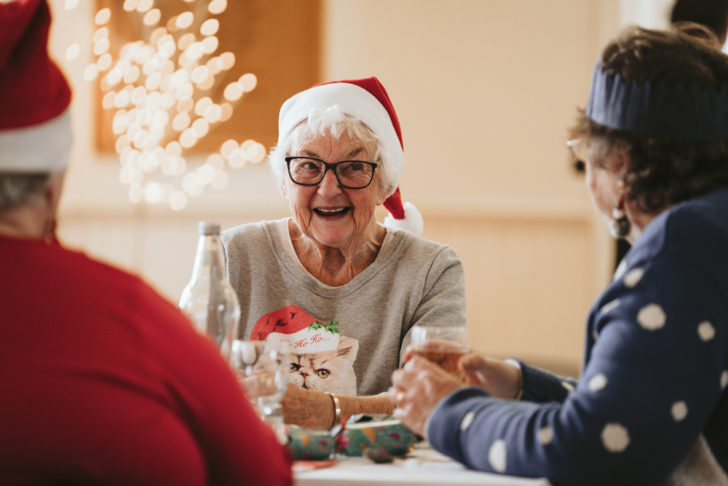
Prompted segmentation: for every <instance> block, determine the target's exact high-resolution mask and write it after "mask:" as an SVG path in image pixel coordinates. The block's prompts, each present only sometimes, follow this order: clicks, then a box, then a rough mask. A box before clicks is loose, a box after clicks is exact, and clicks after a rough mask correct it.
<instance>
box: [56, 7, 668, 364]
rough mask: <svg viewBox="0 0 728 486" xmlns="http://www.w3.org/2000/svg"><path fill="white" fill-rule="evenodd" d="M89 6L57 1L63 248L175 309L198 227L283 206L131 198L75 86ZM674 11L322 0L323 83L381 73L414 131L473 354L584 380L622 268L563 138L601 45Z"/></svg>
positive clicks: (251, 176)
mask: <svg viewBox="0 0 728 486" xmlns="http://www.w3.org/2000/svg"><path fill="white" fill-rule="evenodd" d="M92 3H93V2H85V1H82V2H81V3H80V5H79V6H78V7H76V8H75V9H73V10H70V11H67V10H64V9H63V5H64V0H52V5H53V7H54V14H55V23H54V30H53V33H52V34H53V36H52V42H53V49H54V50H55V51H56V52H57V56H56V57H57V58H59V59H61V58H62V57H63V52H64V51H65V47H66V46H67V45H69V44H70V43H73V42H80V43H81V45H82V47H83V49H84V50H83V52H82V55H81V59H79V60H76V61H73V62H63V64H64V67H65V70H66V71H67V73H68V74H69V76H70V77H71V78H72V82H73V83H74V85H75V95H74V96H75V98H74V106H73V117H74V128H75V132H76V141H75V145H74V149H73V155H72V165H71V168H70V170H69V175H68V178H67V182H66V184H67V185H66V192H65V195H64V199H63V201H62V208H61V220H60V236H61V238H62V239H63V240H64V241H65V242H66V243H67V244H69V245H70V246H74V247H78V248H82V249H85V250H86V251H88V252H89V253H91V254H93V255H95V256H98V257H101V258H103V259H106V260H108V261H111V262H113V263H115V264H118V265H122V266H124V267H126V268H128V269H130V270H132V271H134V272H137V273H140V274H142V275H143V276H144V277H146V278H147V279H148V280H149V281H150V282H151V283H152V284H153V285H154V286H156V287H157V288H158V289H159V290H160V291H161V292H162V293H164V294H165V295H166V296H168V297H169V298H170V299H172V300H176V299H177V297H178V296H179V294H180V292H181V290H182V288H183V286H184V285H185V283H186V281H187V280H188V279H189V276H190V271H191V266H192V259H193V253H194V248H195V245H196V222H197V221H198V220H200V219H208V220H215V221H219V222H220V223H222V225H223V226H224V227H228V226H232V225H235V224H239V223H242V222H247V221H254V220H259V219H263V218H275V217H281V216H285V215H287V209H286V207H285V206H284V205H283V203H282V200H281V198H280V195H279V193H278V190H277V188H276V187H275V185H274V183H273V180H272V177H271V176H270V174H269V172H268V169H267V167H265V166H262V165H261V166H247V167H244V168H243V169H240V170H239V171H238V172H236V173H232V174H231V183H230V185H229V186H228V187H227V188H226V189H225V190H224V191H222V192H218V193H208V194H205V195H204V196H202V197H201V198H199V199H197V200H195V201H194V202H193V203H192V204H191V205H190V206H188V207H187V208H186V209H185V210H183V211H182V212H180V213H172V212H170V211H167V210H165V209H163V208H143V207H136V208H134V207H132V206H131V205H130V203H128V202H127V199H126V189H125V187H124V186H122V185H121V184H120V183H119V182H118V181H119V179H118V164H116V163H115V162H114V160H104V157H102V156H99V155H98V154H96V153H94V151H93V150H92V149H91V147H92V137H91V135H90V127H91V119H92V116H91V114H92V100H91V95H90V92H91V90H90V89H89V87H88V85H87V84H86V83H85V82H84V81H83V79H82V72H83V68H84V67H85V64H86V63H87V62H88V61H89V60H90V59H91V54H90V52H88V51H89V46H90V37H91V34H92V32H93V30H92V26H91V22H90V19H91V18H92V15H93V12H91V11H90V9H91V4H92ZM669 4H670V2H669V1H668V0H639V1H638V0H622V1H617V0H549V1H547V2H544V1H542V0H323V4H322V7H323V18H322V26H323V31H322V52H321V63H322V79H342V78H351V77H360V76H368V75H372V74H374V75H377V76H378V77H379V78H380V80H381V81H382V82H383V83H384V85H385V86H386V88H387V90H388V91H389V94H390V97H391V98H392V100H393V103H394V105H395V108H396V109H397V112H398V115H399V118H400V121H401V123H402V128H403V137H404V144H405V155H406V159H407V162H406V167H405V171H404V174H403V178H402V180H401V184H400V185H401V188H402V191H403V195H404V197H405V199H407V200H410V201H412V202H413V203H415V204H416V205H417V206H418V208H419V209H420V210H421V212H422V213H423V215H424V218H425V233H424V236H425V237H427V238H430V239H434V240H438V241H441V242H445V243H448V244H450V245H452V246H453V247H455V249H456V250H457V251H458V253H459V254H460V256H461V258H462V260H463V262H464V264H465V268H466V278H467V293H468V319H469V324H470V338H471V344H472V346H473V347H474V348H476V349H478V350H480V351H483V352H485V353H488V354H492V355H496V356H519V357H523V358H526V359H530V360H532V361H535V362H537V363H540V364H544V365H554V366H556V367H557V368H558V369H559V370H563V371H564V372H569V373H572V374H575V373H577V372H578V367H579V364H580V360H581V353H582V345H583V326H584V322H585V317H586V314H587V312H588V309H589V306H590V303H591V301H592V299H593V298H594V297H595V296H596V295H597V293H598V292H599V290H600V288H601V287H602V286H603V285H604V284H605V283H606V282H607V280H608V279H609V276H610V269H611V268H612V267H613V265H614V262H613V261H612V250H613V246H612V245H613V242H611V241H610V240H609V238H608V236H607V234H606V231H605V229H604V227H603V223H602V221H601V220H600V219H599V218H597V217H596V216H595V215H594V214H593V212H592V210H591V206H590V203H589V201H588V198H587V196H586V194H585V192H584V187H583V180H582V178H581V177H580V176H579V175H577V174H575V173H574V172H573V170H572V169H571V167H570V165H569V163H568V162H569V160H568V154H567V152H566V150H565V147H564V140H565V136H566V130H567V127H568V126H569V124H570V123H571V122H572V120H573V119H574V115H575V112H576V108H577V107H578V106H583V105H584V104H585V101H586V96H587V93H588V85H589V79H590V76H591V70H592V67H593V63H594V60H595V58H596V56H597V54H598V52H599V47H600V46H601V45H602V44H603V43H604V41H605V40H607V39H609V38H611V37H612V36H613V35H614V34H615V33H616V32H617V31H618V28H619V27H620V26H621V25H624V24H627V23H634V22H639V23H640V24H643V25H646V26H661V25H663V24H664V22H665V18H666V15H667V14H666V12H667V9H668V8H669ZM281 72H282V73H283V75H294V74H293V73H290V74H287V73H286V71H285V66H283V67H281ZM243 103H244V102H243ZM243 138H244V137H243ZM380 216H381V214H380Z"/></svg>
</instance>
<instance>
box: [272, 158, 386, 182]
mask: <svg viewBox="0 0 728 486" xmlns="http://www.w3.org/2000/svg"><path fill="white" fill-rule="evenodd" d="M296 159H309V160H315V161H317V162H321V163H322V164H324V167H325V168H324V171H323V172H322V173H321V178H320V179H319V180H318V181H316V182H298V181H296V180H295V179H294V178H293V174H291V161H292V160H296ZM283 160H285V161H286V166H287V168H288V177H290V178H291V182H293V183H294V184H298V185H299V186H318V185H319V184H321V181H323V180H324V177H326V173H327V172H328V171H329V169H331V170H332V171H333V172H334V176H335V177H336V181H337V182H338V183H339V185H340V186H341V187H345V188H346V189H364V188H366V187H369V185H370V184H371V183H372V181H373V180H374V172H375V171H376V170H377V167H378V166H379V164H378V163H377V162H369V161H368V160H341V161H339V162H335V163H333V164H330V163H328V162H326V161H325V160H321V159H319V158H316V157H306V156H304V155H293V156H288V157H284V158H283ZM351 162H356V163H359V164H367V165H369V166H370V167H371V168H372V175H371V177H370V178H369V182H367V183H366V184H365V185H363V186H356V187H354V186H348V185H346V184H344V183H343V182H341V179H339V173H338V172H337V171H336V168H337V167H338V166H339V164H346V163H351Z"/></svg>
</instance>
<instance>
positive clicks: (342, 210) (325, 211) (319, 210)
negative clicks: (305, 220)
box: [316, 208, 346, 214]
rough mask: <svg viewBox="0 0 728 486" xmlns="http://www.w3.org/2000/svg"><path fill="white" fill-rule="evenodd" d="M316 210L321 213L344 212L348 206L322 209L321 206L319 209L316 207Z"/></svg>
mask: <svg viewBox="0 0 728 486" xmlns="http://www.w3.org/2000/svg"><path fill="white" fill-rule="evenodd" d="M316 211H318V212H319V213H321V214H338V213H343V212H344V211H346V208H341V209H321V208H318V209H316Z"/></svg>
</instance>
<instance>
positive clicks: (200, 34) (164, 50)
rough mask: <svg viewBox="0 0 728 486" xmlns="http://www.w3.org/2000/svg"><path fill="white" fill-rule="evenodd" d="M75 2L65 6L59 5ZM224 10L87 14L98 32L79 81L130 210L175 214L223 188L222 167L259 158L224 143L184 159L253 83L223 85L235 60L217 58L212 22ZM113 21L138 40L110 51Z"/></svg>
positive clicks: (143, 7)
mask: <svg viewBox="0 0 728 486" xmlns="http://www.w3.org/2000/svg"><path fill="white" fill-rule="evenodd" d="M198 1H200V0H198ZM184 3H187V4H191V5H192V4H194V3H195V0H184ZM78 4H79V0H65V3H64V6H65V8H66V9H72V8H76V7H77V6H78ZM227 6H228V3H227V1H226V0H211V1H209V2H207V10H206V11H204V10H202V9H199V8H196V7H192V6H191V7H190V8H192V10H191V11H183V12H181V13H179V14H176V15H171V14H170V13H169V12H165V11H164V9H163V7H162V6H161V5H160V4H159V3H158V2H157V5H156V6H155V1H154V0H124V2H123V3H122V4H121V9H122V10H121V11H119V10H117V11H115V12H116V13H112V10H111V9H109V8H106V7H104V8H100V9H99V10H98V11H97V12H96V13H95V14H94V16H93V22H94V24H95V25H96V26H97V27H96V30H95V31H94V32H93V35H92V43H91V47H90V52H91V53H92V54H93V55H94V57H95V60H94V61H93V62H91V63H90V64H88V65H87V66H86V68H85V69H84V72H83V77H84V79H85V80H86V81H88V82H93V81H97V82H98V83H99V86H100V88H101V89H102V92H103V94H102V96H101V106H102V107H103V109H104V110H109V111H111V112H112V116H111V127H110V128H111V131H112V133H113V136H114V140H115V142H114V149H115V151H116V153H117V154H118V155H119V162H120V170H119V181H120V182H121V183H122V184H124V185H127V186H128V197H129V200H130V201H131V202H132V203H134V204H138V203H144V204H150V205H151V204H166V205H167V206H168V207H169V208H170V209H171V210H173V211H181V210H183V209H184V208H185V207H186V206H187V205H188V204H189V201H190V200H191V199H193V198H196V197H199V196H201V195H202V194H203V193H204V192H205V190H207V189H212V190H217V191H219V190H223V189H224V188H225V187H227V186H228V184H229V181H230V176H229V175H228V173H227V172H226V171H227V170H229V169H238V168H241V167H243V166H245V165H247V164H252V163H259V162H260V161H262V160H264V159H265V155H266V150H265V147H263V145H262V144H260V143H258V142H256V141H254V140H245V141H244V142H243V143H242V144H241V143H239V142H238V141H237V140H233V139H230V140H226V141H225V142H224V143H223V144H221V146H220V148H219V150H218V152H215V153H212V154H209V155H207V156H206V157H205V160H204V162H202V163H200V162H194V163H192V162H189V161H188V160H187V159H186V153H187V151H188V150H190V149H192V148H193V147H195V146H196V145H197V144H198V143H199V142H200V140H202V139H204V138H205V137H206V136H208V134H209V133H210V131H211V130H212V129H213V128H214V127H215V126H216V125H218V124H220V123H224V122H225V121H227V120H229V119H230V118H231V117H232V115H233V112H234V106H235V105H236V103H238V102H239V101H240V100H241V99H243V98H244V97H245V96H246V94H247V93H250V92H251V91H253V90H254V89H255V88H256V86H257V84H258V79H257V77H256V76H255V74H253V73H244V74H242V75H240V76H239V77H238V78H235V77H232V78H230V77H228V78H227V81H225V79H226V76H229V73H226V71H230V70H232V69H233V67H234V66H235V63H236V59H235V55H234V54H233V53H232V52H229V51H226V52H222V53H218V52H217V51H218V48H219V47H220V39H219V38H218V36H217V35H218V33H219V31H220V29H221V24H220V21H219V20H218V19H217V18H214V16H216V15H220V14H222V13H223V12H224V11H225V10H226V9H227ZM193 12H194V13H193ZM112 15H121V16H129V17H132V16H136V17H137V18H135V19H133V20H132V21H131V22H130V25H133V26H134V25H135V26H138V27H136V28H137V29H138V30H139V36H138V38H136V39H132V40H128V41H127V42H125V43H123V44H122V45H120V46H119V45H116V46H115V45H114V42H117V41H116V40H113V41H112V39H116V37H115V36H111V35H110V28H113V26H114V23H115V22H117V21H118V20H119V19H116V17H114V19H115V20H114V21H113V22H112ZM200 17H202V18H200ZM81 52H82V49H81V46H80V45H79V44H78V43H75V44H71V45H69V46H68V47H67V48H66V51H65V57H66V59H67V60H68V61H72V60H76V59H78V58H79V57H81ZM236 76H237V75H236ZM223 82H225V83H227V84H225V85H222V83H223Z"/></svg>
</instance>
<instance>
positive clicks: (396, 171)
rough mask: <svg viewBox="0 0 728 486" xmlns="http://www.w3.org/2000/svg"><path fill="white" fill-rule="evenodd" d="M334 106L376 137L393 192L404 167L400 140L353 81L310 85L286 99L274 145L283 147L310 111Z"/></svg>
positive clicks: (386, 117) (372, 98)
mask: <svg viewBox="0 0 728 486" xmlns="http://www.w3.org/2000/svg"><path fill="white" fill-rule="evenodd" d="M334 105H338V106H339V108H340V109H341V111H342V112H344V113H348V114H349V115H352V116H353V117H355V118H357V119H358V120H360V121H361V122H362V123H364V124H365V125H366V126H367V127H368V128H369V129H370V130H371V131H372V132H373V133H374V136H375V137H377V139H378V140H379V142H380V144H381V148H382V154H383V157H384V160H383V161H382V162H383V163H384V164H386V165H387V170H388V172H389V175H390V177H391V181H390V182H391V183H392V191H394V189H395V188H396V187H397V184H399V177H400V174H401V173H402V169H403V168H404V152H403V151H402V145H401V142H400V140H399V137H398V136H397V132H396V131H395V130H394V127H393V126H392V120H391V118H390V117H389V113H388V112H387V110H386V109H385V108H384V106H382V104H381V103H380V102H379V100H378V99H377V98H376V97H375V96H374V95H372V94H371V93H370V92H369V91H367V90H366V89H364V88H361V87H359V86H357V85H355V84H351V83H347V82H340V83H331V84H323V85H319V86H314V87H313V88H309V89H307V90H305V91H301V92H300V93H297V94H295V95H293V96H292V97H290V98H289V99H288V100H286V102H285V103H283V106H281V111H280V115H279V117H278V146H279V147H280V146H283V144H284V143H285V142H286V140H287V139H288V137H289V136H290V135H291V132H293V129H294V128H296V126H298V124H299V123H301V122H302V121H304V120H306V119H307V118H308V116H309V113H310V112H311V110H313V109H325V108H327V107H329V106H334Z"/></svg>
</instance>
